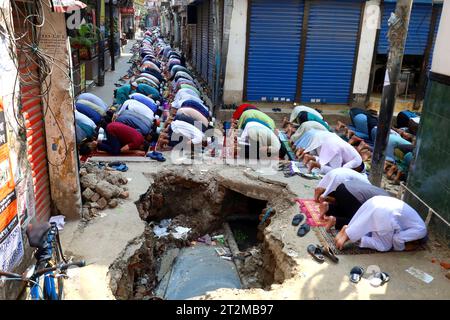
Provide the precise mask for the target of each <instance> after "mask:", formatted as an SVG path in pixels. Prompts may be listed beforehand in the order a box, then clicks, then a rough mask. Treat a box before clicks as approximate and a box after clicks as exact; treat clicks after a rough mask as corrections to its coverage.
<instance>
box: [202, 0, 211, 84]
mask: <svg viewBox="0 0 450 320" xmlns="http://www.w3.org/2000/svg"><path fill="white" fill-rule="evenodd" d="M208 25H209V1H206V2H204V3H203V5H202V58H201V59H202V69H201V75H202V78H203V80H206V78H207V77H208Z"/></svg>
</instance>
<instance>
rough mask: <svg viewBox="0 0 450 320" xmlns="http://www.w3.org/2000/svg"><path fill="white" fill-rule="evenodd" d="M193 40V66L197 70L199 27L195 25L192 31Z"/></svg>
mask: <svg viewBox="0 0 450 320" xmlns="http://www.w3.org/2000/svg"><path fill="white" fill-rule="evenodd" d="M191 31H192V38H191V45H192V51H191V52H192V58H191V59H192V66H193V67H194V68H195V65H196V64H197V25H195V26H194V27H193V28H192V29H191Z"/></svg>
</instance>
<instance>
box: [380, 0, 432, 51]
mask: <svg viewBox="0 0 450 320" xmlns="http://www.w3.org/2000/svg"><path fill="white" fill-rule="evenodd" d="M431 10H432V8H431V3H428V4H427V3H414V4H413V6H412V10H411V17H410V21H409V28H408V37H407V38H406V45H405V54H408V55H423V54H424V52H425V48H426V46H427V40H428V33H429V32H430V23H431ZM391 12H395V2H392V1H389V2H388V1H385V3H384V9H383V16H382V20H381V29H380V37H379V40H378V48H377V52H378V53H379V54H387V53H388V52H389V39H388V30H389V26H388V19H389V17H390V15H391Z"/></svg>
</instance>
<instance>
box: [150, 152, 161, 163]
mask: <svg viewBox="0 0 450 320" xmlns="http://www.w3.org/2000/svg"><path fill="white" fill-rule="evenodd" d="M147 157H148V158H150V159H153V160H156V161H159V162H164V161H166V158H164V156H163V155H162V153H160V152H156V151H152V152H149V153H147Z"/></svg>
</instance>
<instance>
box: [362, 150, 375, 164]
mask: <svg viewBox="0 0 450 320" xmlns="http://www.w3.org/2000/svg"><path fill="white" fill-rule="evenodd" d="M360 155H361V158H362V159H363V161H367V160H369V159H370V158H372V152H370V151H369V150H364V151H361V153H360Z"/></svg>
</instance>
